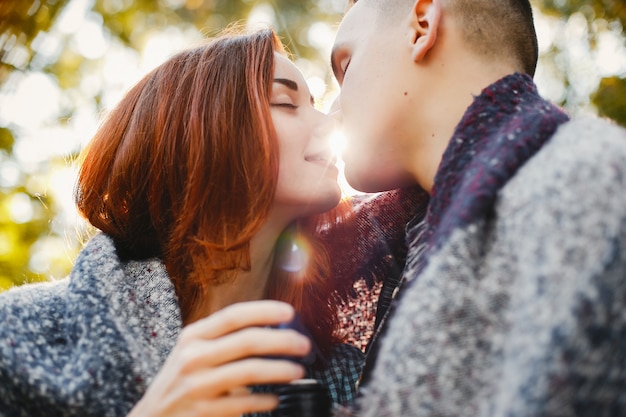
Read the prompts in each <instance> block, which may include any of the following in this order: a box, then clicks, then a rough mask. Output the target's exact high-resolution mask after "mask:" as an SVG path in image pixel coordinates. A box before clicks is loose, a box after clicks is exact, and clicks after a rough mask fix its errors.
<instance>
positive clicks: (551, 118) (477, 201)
mask: <svg viewBox="0 0 626 417" xmlns="http://www.w3.org/2000/svg"><path fill="white" fill-rule="evenodd" d="M568 119H569V118H568V116H567V115H566V114H565V113H564V112H563V111H562V110H561V109H559V108H558V107H556V106H555V105H553V104H551V103H549V102H548V101H546V100H544V99H542V98H541V97H540V96H539V94H538V92H537V88H536V86H535V84H534V83H533V80H532V78H531V77H530V76H528V75H525V74H518V73H516V74H512V75H508V76H506V77H504V78H502V79H501V80H499V81H497V82H496V83H494V84H492V85H491V86H489V87H487V88H486V89H484V90H483V91H482V93H481V94H480V95H479V96H478V97H476V98H475V100H474V102H473V103H472V105H471V106H470V107H469V108H468V109H467V111H466V112H465V115H464V116H463V118H462V119H461V122H460V123H459V124H458V126H457V128H456V131H455V132H454V135H453V136H452V139H451V140H450V144H449V145H448V148H447V149H446V151H445V152H444V154H443V158H442V161H441V164H440V166H439V169H438V171H437V175H436V176H435V183H434V186H433V191H432V194H431V201H430V205H429V208H428V213H427V215H426V220H425V222H424V229H423V236H422V240H421V241H422V243H423V244H424V253H423V256H421V257H420V258H421V259H423V262H422V263H423V265H422V267H423V266H425V264H426V263H427V259H428V255H429V254H431V253H433V252H434V251H436V250H437V249H439V248H440V247H441V246H442V245H443V244H444V243H445V242H446V240H447V239H448V237H449V236H450V234H451V233H452V232H453V231H454V230H455V229H457V228H462V227H464V226H467V225H469V224H471V223H475V222H476V221H477V220H479V219H480V218H484V217H486V216H487V217H488V216H490V215H491V214H492V213H493V208H494V204H495V201H496V197H497V195H498V192H499V191H500V189H501V188H502V187H504V185H505V184H506V183H507V182H508V181H509V180H510V179H511V178H512V177H513V176H514V175H515V174H516V173H517V171H518V169H519V168H520V167H522V166H523V165H524V164H525V163H526V161H528V160H529V159H530V158H532V157H533V156H534V155H535V153H537V152H538V151H539V149H541V147H542V146H543V145H544V144H545V143H546V142H547V141H548V140H550V138H551V137H552V135H553V134H554V132H555V131H556V129H557V127H558V126H559V125H560V124H562V123H564V122H566V121H567V120H568ZM410 237H411V236H409V238H410ZM413 242H414V241H413ZM409 243H411V242H409ZM413 244H414V243H413ZM420 269H421V268H420Z"/></svg>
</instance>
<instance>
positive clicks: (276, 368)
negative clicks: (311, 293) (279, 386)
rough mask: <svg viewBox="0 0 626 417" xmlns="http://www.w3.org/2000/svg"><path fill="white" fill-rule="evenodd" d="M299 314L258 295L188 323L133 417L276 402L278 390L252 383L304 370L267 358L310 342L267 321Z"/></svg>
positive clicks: (221, 411) (248, 408)
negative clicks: (257, 390) (258, 390)
mask: <svg viewBox="0 0 626 417" xmlns="http://www.w3.org/2000/svg"><path fill="white" fill-rule="evenodd" d="M293 316H294V311H293V308H292V307H291V306H290V305H288V304H285V303H282V302H278V301H252V302H245V303H239V304H233V305H231V306H229V307H226V308H224V309H223V310H220V311H218V312H216V313H214V314H212V315H211V316H210V317H207V318H205V319H202V320H198V321H197V322H195V323H193V324H190V325H189V326H187V327H185V328H184V329H183V331H182V332H181V335H180V338H179V340H178V342H177V343H176V346H175V347H174V349H173V350H172V353H171V354H170V356H169V357H168V359H167V360H166V361H165V364H164V365H163V368H162V369H161V370H160V372H159V373H158V374H157V375H156V377H155V379H154V381H153V382H152V384H151V385H150V387H149V388H148V390H147V392H146V394H145V395H144V396H143V398H142V399H141V401H140V402H139V403H138V404H137V405H136V406H135V408H133V410H132V411H131V413H130V414H129V416H128V417H157V416H180V417H183V416H194V417H196V416H240V415H241V414H243V413H250V412H260V411H267V410H271V409H273V408H275V407H276V406H277V405H278V399H277V398H276V396H274V395H271V394H253V393H250V392H249V390H248V388H247V387H248V386H250V385H255V384H274V383H286V382H289V381H292V380H294V379H298V378H302V377H303V376H304V369H303V368H302V367H301V366H300V365H298V364H296V363H293V362H291V361H288V360H279V359H266V358H264V357H267V356H298V357H301V356H304V355H306V354H307V352H308V351H309V349H310V342H309V340H308V339H307V338H306V337H304V336H302V335H301V334H299V333H298V332H296V331H293V330H278V329H272V328H267V327H262V326H268V325H276V324H279V323H284V322H287V321H290V320H291V319H292V318H293Z"/></svg>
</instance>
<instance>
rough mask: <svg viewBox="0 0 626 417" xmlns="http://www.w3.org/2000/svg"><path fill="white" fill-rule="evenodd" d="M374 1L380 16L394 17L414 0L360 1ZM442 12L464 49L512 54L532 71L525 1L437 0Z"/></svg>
mask: <svg viewBox="0 0 626 417" xmlns="http://www.w3.org/2000/svg"><path fill="white" fill-rule="evenodd" d="M361 1H367V2H368V3H370V4H375V5H376V7H377V8H378V10H379V13H380V14H381V16H383V15H385V16H387V17H389V16H392V17H398V16H399V14H398V12H404V11H408V7H410V6H412V5H413V4H415V0H361ZM441 4H442V8H443V10H444V13H446V14H447V15H448V16H453V17H454V18H455V19H456V20H457V22H458V25H459V27H460V28H461V31H462V33H461V34H462V36H463V38H464V39H465V42H466V43H467V46H468V48H469V49H470V50H471V51H473V52H474V53H476V54H478V55H481V56H484V57H493V58H495V59H499V58H502V57H507V56H509V57H512V58H513V59H514V60H515V61H516V62H517V64H518V66H519V71H520V72H525V73H527V74H529V75H531V76H533V75H534V74H535V68H536V67H537V59H538V55H539V48H538V45H537V34H536V32H535V24H534V20H533V11H532V7H531V5H530V1H529V0H441Z"/></svg>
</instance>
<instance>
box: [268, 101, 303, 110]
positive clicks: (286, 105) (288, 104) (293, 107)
mask: <svg viewBox="0 0 626 417" xmlns="http://www.w3.org/2000/svg"><path fill="white" fill-rule="evenodd" d="M270 105H271V106H272V107H282V108H286V109H291V110H296V109H297V108H298V106H297V105H295V104H293V103H291V102H279V103H271V104H270Z"/></svg>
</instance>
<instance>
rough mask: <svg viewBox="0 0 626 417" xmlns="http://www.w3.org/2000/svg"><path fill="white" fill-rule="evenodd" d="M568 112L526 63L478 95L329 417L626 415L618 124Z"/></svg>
mask: <svg viewBox="0 0 626 417" xmlns="http://www.w3.org/2000/svg"><path fill="white" fill-rule="evenodd" d="M567 119H568V118H567V116H566V115H564V114H563V113H562V112H561V111H560V110H559V109H557V108H556V107H554V106H552V105H550V104H549V103H547V102H546V101H544V100H543V99H541V98H540V97H539V95H538V94H537V91H536V88H535V86H534V84H533V83H532V80H531V79H530V77H527V76H523V75H520V74H515V75H511V76H508V77H505V78H504V79H502V80H500V81H498V82H497V83H495V84H494V85H492V86H490V87H488V88H487V89H485V90H484V91H483V92H482V94H481V95H480V96H478V97H476V98H475V101H474V103H473V104H472V105H471V106H470V108H469V109H468V110H467V112H466V114H465V116H464V118H463V120H462V121H461V123H460V124H459V125H458V127H457V129H456V132H455V133H454V136H453V137H452V139H451V141H450V144H449V147H448V149H447V150H446V152H445V153H444V156H443V160H442V163H441V165H440V168H439V171H438V173H437V175H436V178H435V185H434V189H433V192H432V195H431V201H430V205H429V209H428V213H427V215H426V218H425V219H424V221H423V222H422V221H419V220H421V219H419V218H418V219H416V221H415V222H412V223H411V224H409V227H408V229H407V244H408V255H407V263H406V266H405V270H404V272H403V281H402V283H401V287H400V289H399V291H398V296H396V298H395V299H394V301H393V303H392V306H391V308H390V310H389V312H388V314H387V317H386V320H384V322H383V325H382V326H381V329H380V331H379V333H378V334H377V336H376V339H375V342H372V345H373V346H372V349H370V353H369V355H368V360H367V365H366V367H365V371H364V376H363V381H362V384H361V389H360V393H359V397H358V398H357V401H356V403H355V404H354V406H353V407H352V408H350V409H342V410H338V412H337V413H336V414H337V415H345V416H347V415H359V416H372V417H373V416H432V417H434V416H437V417H439V416H446V417H448V416H449V417H465V416H467V417H470V416H472V417H479V416H498V417H500V416H502V417H505V416H506V417H522V416H524V417H529V416H555V417H556V416H561V417H565V416H588V417H599V416H604V417H607V416H615V417H618V416H625V415H626V314H625V313H624V312H625V311H626V131H625V130H624V129H622V128H619V127H617V126H615V125H613V124H611V123H609V122H607V121H603V120H599V119H591V118H589V119H579V120H575V121H567Z"/></svg>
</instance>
